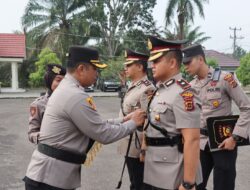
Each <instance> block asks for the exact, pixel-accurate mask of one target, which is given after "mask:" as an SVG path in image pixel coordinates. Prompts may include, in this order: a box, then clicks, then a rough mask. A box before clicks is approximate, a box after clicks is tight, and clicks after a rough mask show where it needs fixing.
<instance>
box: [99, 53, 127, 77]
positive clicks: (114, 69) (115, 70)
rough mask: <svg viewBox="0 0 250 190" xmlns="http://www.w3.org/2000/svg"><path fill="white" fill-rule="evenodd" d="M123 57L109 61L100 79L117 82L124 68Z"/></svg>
mask: <svg viewBox="0 0 250 190" xmlns="http://www.w3.org/2000/svg"><path fill="white" fill-rule="evenodd" d="M124 61H125V60H124V57H123V56H120V57H118V58H117V59H113V60H111V59H110V60H109V61H108V62H107V64H108V67H107V68H106V69H104V70H103V71H101V75H100V77H101V79H105V80H106V79H114V80H119V72H120V71H121V70H122V69H123V68H124V65H123V62H124Z"/></svg>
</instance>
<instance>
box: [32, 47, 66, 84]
mask: <svg viewBox="0 0 250 190" xmlns="http://www.w3.org/2000/svg"><path fill="white" fill-rule="evenodd" d="M50 63H55V64H60V65H61V62H60V60H59V59H58V57H57V56H56V54H55V53H53V52H52V51H51V50H50V49H49V48H45V49H43V50H42V51H41V53H40V54H39V55H38V61H37V62H35V66H36V72H34V73H31V74H30V75H29V78H30V81H29V84H30V86H32V87H39V86H43V84H44V82H43V76H44V74H45V69H46V65H47V64H50Z"/></svg>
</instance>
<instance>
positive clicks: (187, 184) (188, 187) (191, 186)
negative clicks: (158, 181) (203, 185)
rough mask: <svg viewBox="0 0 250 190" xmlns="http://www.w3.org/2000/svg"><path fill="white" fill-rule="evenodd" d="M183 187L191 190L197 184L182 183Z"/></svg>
mask: <svg viewBox="0 0 250 190" xmlns="http://www.w3.org/2000/svg"><path fill="white" fill-rule="evenodd" d="M182 186H183V187H184V188H185V189H186V190H190V189H192V188H193V187H194V186H195V183H193V184H191V183H189V182H185V181H183V182H182Z"/></svg>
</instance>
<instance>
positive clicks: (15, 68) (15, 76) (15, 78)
mask: <svg viewBox="0 0 250 190" xmlns="http://www.w3.org/2000/svg"><path fill="white" fill-rule="evenodd" d="M11 74H12V81H11V88H12V90H17V89H18V64H17V62H12V63H11Z"/></svg>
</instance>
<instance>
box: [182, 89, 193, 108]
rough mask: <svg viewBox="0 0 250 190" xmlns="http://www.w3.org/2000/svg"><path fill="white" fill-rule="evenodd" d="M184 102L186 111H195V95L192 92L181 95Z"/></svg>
mask: <svg viewBox="0 0 250 190" xmlns="http://www.w3.org/2000/svg"><path fill="white" fill-rule="evenodd" d="M181 96H182V98H183V100H184V106H185V110H186V111H193V110H194V100H193V99H194V94H193V93H192V92H183V93H182V94H181Z"/></svg>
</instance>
